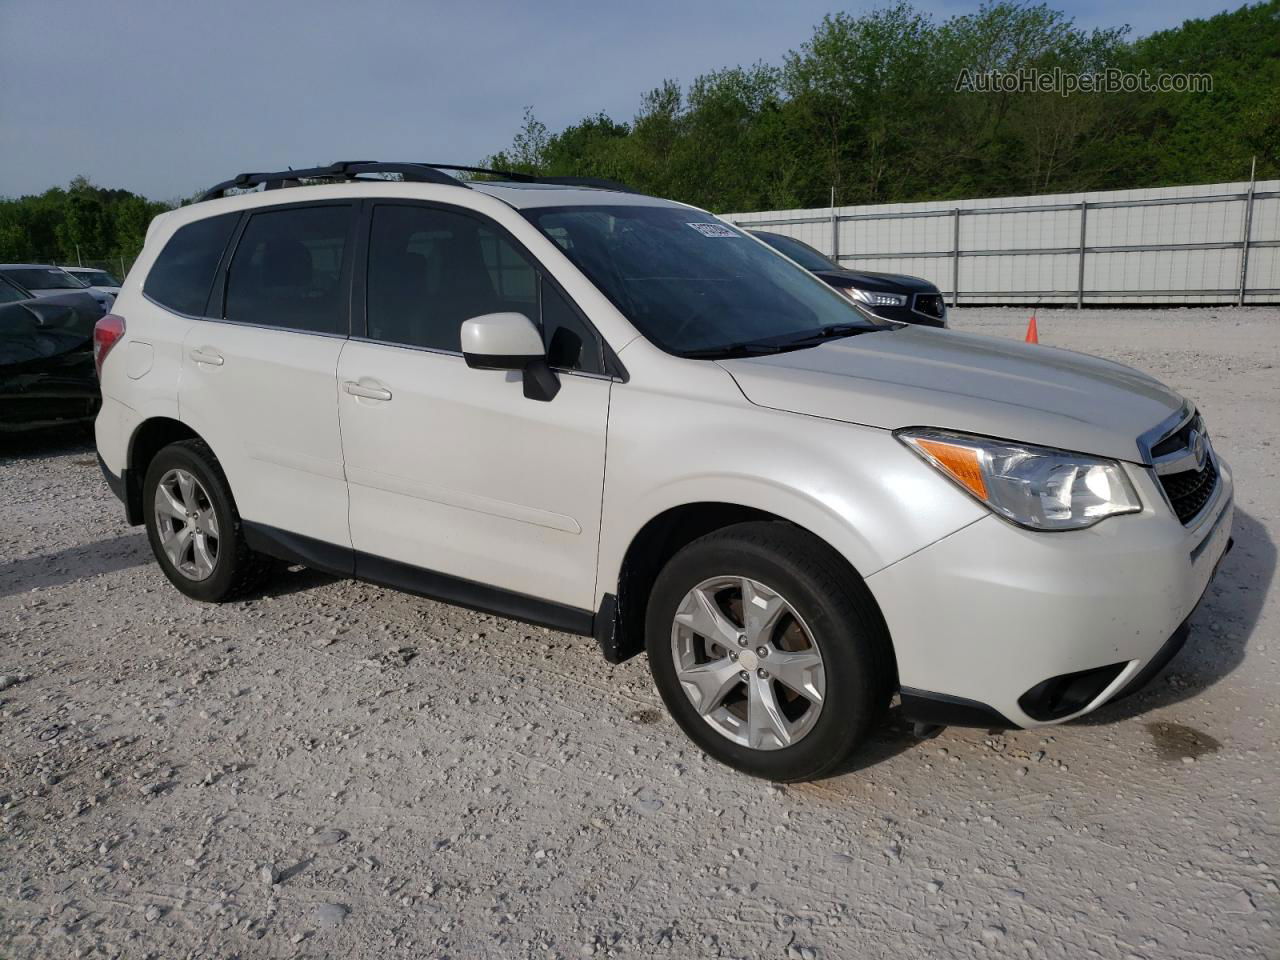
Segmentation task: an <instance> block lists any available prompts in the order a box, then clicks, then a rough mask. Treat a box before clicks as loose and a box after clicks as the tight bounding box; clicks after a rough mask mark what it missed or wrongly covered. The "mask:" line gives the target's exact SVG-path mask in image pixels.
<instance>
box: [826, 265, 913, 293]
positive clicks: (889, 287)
mask: <svg viewBox="0 0 1280 960" xmlns="http://www.w3.org/2000/svg"><path fill="white" fill-rule="evenodd" d="M817 273H818V276H819V277H821V278H822V279H823V280H825V281H826V282H827V283H829V284H831V285H832V286H833V287H858V288H859V289H861V290H874V291H876V292H877V293H937V292H938V288H937V287H936V286H934V285H933V284H932V283H930V282H929V281H928V280H924V279H922V278H920V277H909V276H907V275H906V274H905V273H875V272H873V271H870V270H846V269H840V270H819V271H817Z"/></svg>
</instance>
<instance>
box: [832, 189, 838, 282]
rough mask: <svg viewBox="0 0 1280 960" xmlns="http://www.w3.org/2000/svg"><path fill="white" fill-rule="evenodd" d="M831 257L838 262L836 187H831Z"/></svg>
mask: <svg viewBox="0 0 1280 960" xmlns="http://www.w3.org/2000/svg"><path fill="white" fill-rule="evenodd" d="M831 259H832V260H834V261H835V262H836V263H839V262H840V221H839V219H837V217H836V188H835V187H832V188H831Z"/></svg>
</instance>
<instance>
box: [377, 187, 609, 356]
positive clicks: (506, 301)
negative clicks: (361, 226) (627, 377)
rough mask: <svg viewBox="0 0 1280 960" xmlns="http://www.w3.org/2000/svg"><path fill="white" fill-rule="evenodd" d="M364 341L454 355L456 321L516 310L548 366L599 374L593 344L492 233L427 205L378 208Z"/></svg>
mask: <svg viewBox="0 0 1280 960" xmlns="http://www.w3.org/2000/svg"><path fill="white" fill-rule="evenodd" d="M367 297H368V299H367V302H366V303H367V306H366V309H367V316H368V329H369V333H368V335H369V337H370V338H371V339H374V340H382V341H385V342H387V343H402V344H406V345H408V346H414V347H429V348H431V349H434V350H449V351H453V352H457V351H459V350H460V349H461V342H460V341H461V337H460V331H461V328H462V323H463V321H465V320H469V319H471V318H472V317H478V316H480V315H481V314H485V313H501V312H506V311H511V312H514V313H523V314H524V315H525V316H526V317H528V318H529V319H530V320H532V321H533V322H534V323H536V324H539V326H540V327H541V329H542V332H543V342H544V343H545V344H546V346H547V354H548V359H549V361H550V363H551V365H552V366H555V367H560V368H562V369H566V370H586V371H589V372H591V373H599V372H601V371H602V370H603V363H602V362H601V355H600V343H599V341H598V339H597V338H596V336H595V334H594V333H593V332H592V331H591V329H590V328H589V327H588V326H587V325H586V324H585V323H584V322H583V320H582V318H581V317H580V316H579V315H578V314H577V312H576V311H575V310H574V309H573V308H572V307H571V306H570V305H569V304H568V303H567V302H566V301H565V300H564V298H563V297H562V296H561V295H560V293H559V291H557V290H556V288H555V287H554V286H552V285H551V284H550V283H549V282H547V281H546V280H545V279H544V278H543V277H542V276H541V274H540V273H539V272H538V270H537V269H536V268H535V266H534V265H533V264H532V263H531V262H530V261H529V260H528V259H527V258H526V257H525V256H524V254H523V253H521V252H520V251H519V250H517V249H516V248H515V247H514V246H512V245H511V243H510V242H509V241H508V240H507V239H506V238H505V237H503V236H502V235H501V234H500V233H498V232H497V231H496V230H494V229H492V228H490V227H487V226H485V225H484V223H482V222H481V221H479V220H476V219H473V218H472V217H469V216H466V215H464V214H460V213H452V212H450V211H447V210H435V209H432V208H430V207H411V206H394V205H380V206H378V207H376V208H375V209H374V213H373V228H372V231H371V234H370V237H369V272H368V294H367Z"/></svg>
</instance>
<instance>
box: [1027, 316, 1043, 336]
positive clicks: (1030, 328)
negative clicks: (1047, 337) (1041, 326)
mask: <svg viewBox="0 0 1280 960" xmlns="http://www.w3.org/2000/svg"><path fill="white" fill-rule="evenodd" d="M1039 342H1040V334H1039V331H1037V330H1036V315H1035V314H1034V313H1033V314H1032V315H1031V322H1030V323H1028V324H1027V343H1039Z"/></svg>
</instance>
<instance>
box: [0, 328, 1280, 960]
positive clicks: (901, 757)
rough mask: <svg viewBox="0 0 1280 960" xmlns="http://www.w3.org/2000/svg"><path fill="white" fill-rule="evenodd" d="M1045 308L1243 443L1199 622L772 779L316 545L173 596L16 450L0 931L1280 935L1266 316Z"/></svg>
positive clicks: (596, 938)
mask: <svg viewBox="0 0 1280 960" xmlns="http://www.w3.org/2000/svg"><path fill="white" fill-rule="evenodd" d="M1026 317H1027V314H1026V312H1025V311H1021V310H1006V309H998V310H974V309H971V310H963V309H962V310H958V311H956V312H955V315H954V320H955V325H956V327H958V328H960V329H970V330H976V331H978V332H981V333H985V334H990V335H993V336H1004V337H1010V336H1021V334H1022V330H1023V327H1024V326H1025V324H1026ZM1039 327H1040V337H1041V341H1042V342H1045V343H1051V344H1055V345H1062V346H1067V347H1071V348H1074V349H1079V350H1085V351H1090V352H1095V353H1099V354H1102V355H1105V356H1109V357H1113V358H1115V359H1118V360H1121V361H1124V362H1126V363H1131V364H1133V365H1135V366H1138V367H1141V368H1143V369H1145V370H1148V371H1150V372H1151V373H1153V374H1155V375H1157V376H1159V377H1161V378H1162V379H1164V380H1166V381H1168V382H1169V383H1171V384H1173V385H1174V386H1176V387H1178V388H1179V389H1181V390H1183V391H1185V392H1186V393H1188V394H1189V395H1190V396H1192V397H1194V398H1195V399H1196V400H1198V401H1199V402H1200V403H1201V407H1202V409H1203V410H1204V412H1205V415H1206V418H1207V420H1208V422H1209V424H1210V425H1211V427H1212V429H1213V432H1214V437H1215V442H1216V444H1217V446H1218V449H1219V450H1220V451H1221V452H1222V453H1223V454H1224V455H1225V456H1226V457H1228V458H1229V459H1230V460H1231V462H1232V464H1233V465H1234V468H1235V471H1236V479H1237V484H1238V514H1237V521H1236V532H1235V536H1236V547H1235V551H1234V552H1233V553H1232V554H1231V556H1230V557H1229V558H1228V559H1227V561H1226V562H1225V563H1224V565H1223V567H1222V569H1221V571H1220V573H1219V576H1218V578H1217V580H1216V581H1215V582H1214V584H1213V586H1212V588H1211V589H1210V592H1209V594H1208V596H1207V598H1206V602H1205V603H1204V604H1203V605H1202V606H1201V608H1200V611H1199V613H1198V614H1197V616H1196V617H1195V620H1194V631H1193V634H1192V639H1191V642H1190V643H1189V645H1188V647H1187V648H1186V649H1185V650H1184V652H1183V653H1182V654H1181V655H1180V656H1179V657H1178V658H1177V659H1176V660H1175V661H1174V662H1173V664H1172V665H1171V666H1170V668H1169V669H1168V670H1166V671H1165V673H1164V674H1163V675H1162V676H1160V677H1159V678H1157V680H1156V681H1155V682H1154V684H1153V685H1152V686H1151V687H1150V688H1149V690H1148V692H1147V693H1145V694H1143V695H1142V696H1140V697H1138V698H1135V699H1133V700H1130V701H1127V702H1125V703H1123V704H1119V705H1116V706H1115V707H1113V708H1108V709H1104V710H1103V711H1101V712H1099V713H1098V714H1096V715H1095V716H1094V717H1092V718H1090V719H1088V720H1087V721H1085V722H1079V723H1074V724H1071V725H1069V726H1066V727H1059V728H1055V729H1052V730H1049V731H1014V732H1007V733H989V732H985V731H980V730H961V729H948V730H946V731H943V732H942V733H941V734H940V735H939V736H937V737H935V738H933V739H930V740H924V741H919V740H916V739H915V738H914V737H913V736H912V735H911V733H910V731H909V730H908V729H907V728H906V726H905V724H903V723H902V722H901V721H900V720H898V719H897V718H896V717H894V716H892V715H891V717H890V720H889V722H888V723H887V724H886V725H885V726H884V728H883V730H882V731H881V732H880V733H879V735H878V736H877V737H876V739H875V741H874V743H873V744H872V746H871V747H870V749H868V750H867V751H866V752H865V753H864V754H863V755H862V756H861V757H860V758H859V761H858V765H857V768H856V769H851V770H848V771H846V772H844V773H842V774H841V775H840V776H837V777H834V778H831V779H828V780H826V781H823V782H820V783H814V784H807V785H800V786H789V787H785V788H782V787H778V786H773V785H769V784H766V783H763V782H758V781H754V780H749V779H746V778H744V777H742V776H739V775H737V774H735V773H733V772H731V771H729V770H727V769H725V768H722V767H720V766H717V765H716V764H715V763H713V762H710V761H708V760H707V759H705V758H704V757H703V756H701V755H700V754H699V753H698V752H697V750H695V749H693V748H691V747H690V746H689V745H688V744H687V743H686V741H685V740H684V738H683V737H682V736H681V734H680V733H679V731H678V730H677V729H676V728H675V726H674V725H673V724H672V723H671V722H670V721H669V720H668V719H667V718H666V715H665V713H664V712H663V709H662V707H661V704H660V702H659V700H658V697H657V695H656V693H655V692H654V689H653V687H652V685H651V683H650V681H649V676H648V672H647V666H646V664H645V662H644V660H643V658H640V659H636V660H633V661H631V662H629V663H626V664H624V665H622V666H619V667H610V666H609V665H607V664H605V663H604V662H603V661H602V660H601V658H600V657H599V656H598V654H597V653H596V651H595V650H594V649H593V645H592V642H591V641H590V640H589V639H586V638H582V637H571V636H565V635H562V634H557V633H552V632H548V631H546V630H542V629H539V628H532V627H528V626H525V625H522V624H519V623H514V622H511V621H507V620H501V619H496V618H493V617H486V616H480V615H477V614H473V613H470V612H467V611H463V610H460V609H455V608H451V607H448V606H444V605H440V604H436V603H431V602H428V601H424V600H421V599H417V598H414V597H409V596H405V595H401V594H396V593H392V592H390V591H386V590H381V589H377V588H374V587H370V586H366V585H363V584H358V583H352V582H341V581H335V580H332V579H330V578H327V577H324V576H321V575H318V574H315V573H311V572H308V571H305V570H293V571H290V572H288V573H287V574H285V575H284V576H282V577H281V579H279V580H278V581H277V582H276V583H275V584H274V585H273V586H272V588H271V589H270V590H269V591H267V592H266V593H264V594H261V595H259V596H256V597H254V598H252V599H250V600H249V601H247V602H243V603H236V604H232V605H228V606H202V605H199V604H196V603H193V602H190V601H187V600H185V599H184V598H182V597H181V596H180V595H179V594H178V593H176V592H175V591H174V590H173V589H172V588H171V587H170V586H169V585H168V583H167V582H166V581H165V580H164V579H163V577H162V576H161V574H160V572H159V570H158V569H157V568H156V567H155V566H154V564H153V563H152V562H151V559H150V555H149V553H148V549H147V545H146V541H145V539H144V535H143V534H142V533H141V532H140V531H139V530H137V529H133V528H130V527H127V526H125V524H124V522H123V520H122V518H121V511H120V509H119V508H118V506H117V504H116V503H115V501H114V500H112V499H111V498H110V494H109V493H108V492H107V489H106V487H105V485H104V483H103V481H102V478H101V476H100V474H99V472H98V468H97V466H96V463H95V461H94V457H93V452H92V448H91V447H90V446H88V445H87V444H86V443H85V442H84V441H83V440H81V439H78V438H77V437H74V436H70V437H69V436H66V435H63V436H55V437H46V438H40V439H34V438H29V439H26V440H23V441H21V442H20V443H16V444H15V443H12V442H9V443H8V445H7V446H5V447H3V448H0V676H3V678H4V679H0V957H3V958H5V960H16V958H19V957H21V958H27V957H40V958H56V957H73V956H74V957H83V956H89V957H100V956H105V957H117V956H119V957H128V958H140V957H155V958H166V960H167V958H177V957H201V958H204V957H237V956H238V957H343V958H348V960H358V958H365V957H377V958H389V957H401V956H403V957H415V958H417V957H454V958H473V957H489V956H492V957H580V956H623V957H672V958H681V960H684V958H697V957H770V958H772V957H779V958H782V957H801V958H828V960H830V958H846V957H858V958H874V957H893V958H901V957H905V956H910V955H920V956H955V957H984V958H985V957H1045V958H1071V960H1080V958H1086V957H1093V958H1101V960H1112V958H1115V960H1127V958H1143V960H1157V958H1178V957H1191V958H1200V957H1203V958H1225V957H1233V958H1234V957H1259V958H1275V957H1280V930H1278V929H1277V926H1276V924H1277V922H1280V913H1278V907H1280V895H1278V894H1277V885H1276V884H1277V874H1278V873H1280V843H1278V840H1280V820H1278V817H1277V812H1278V811H1280V778H1277V775H1276V760H1277V725H1276V717H1277V698H1276V696H1275V691H1276V684H1277V681H1278V680H1280V666H1278V665H1277V653H1278V652H1280V641H1278V638H1277V630H1278V628H1280V602H1278V601H1277V598H1276V593H1275V591H1274V590H1273V589H1272V581H1273V579H1274V572H1275V566H1276V547H1275V531H1276V530H1277V527H1278V525H1280V483H1278V482H1277V452H1278V451H1280V438H1278V436H1277V432H1278V430H1280V376H1277V367H1278V366H1280V310H1275V309H1264V308H1252V309H1248V310H1230V309H1221V310H1215V309H1185V310H1167V311H1096V312H1089V313H1085V314H1082V315H1078V314H1076V313H1075V312H1072V311H1044V312H1042V313H1041V314H1040V316H1039Z"/></svg>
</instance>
